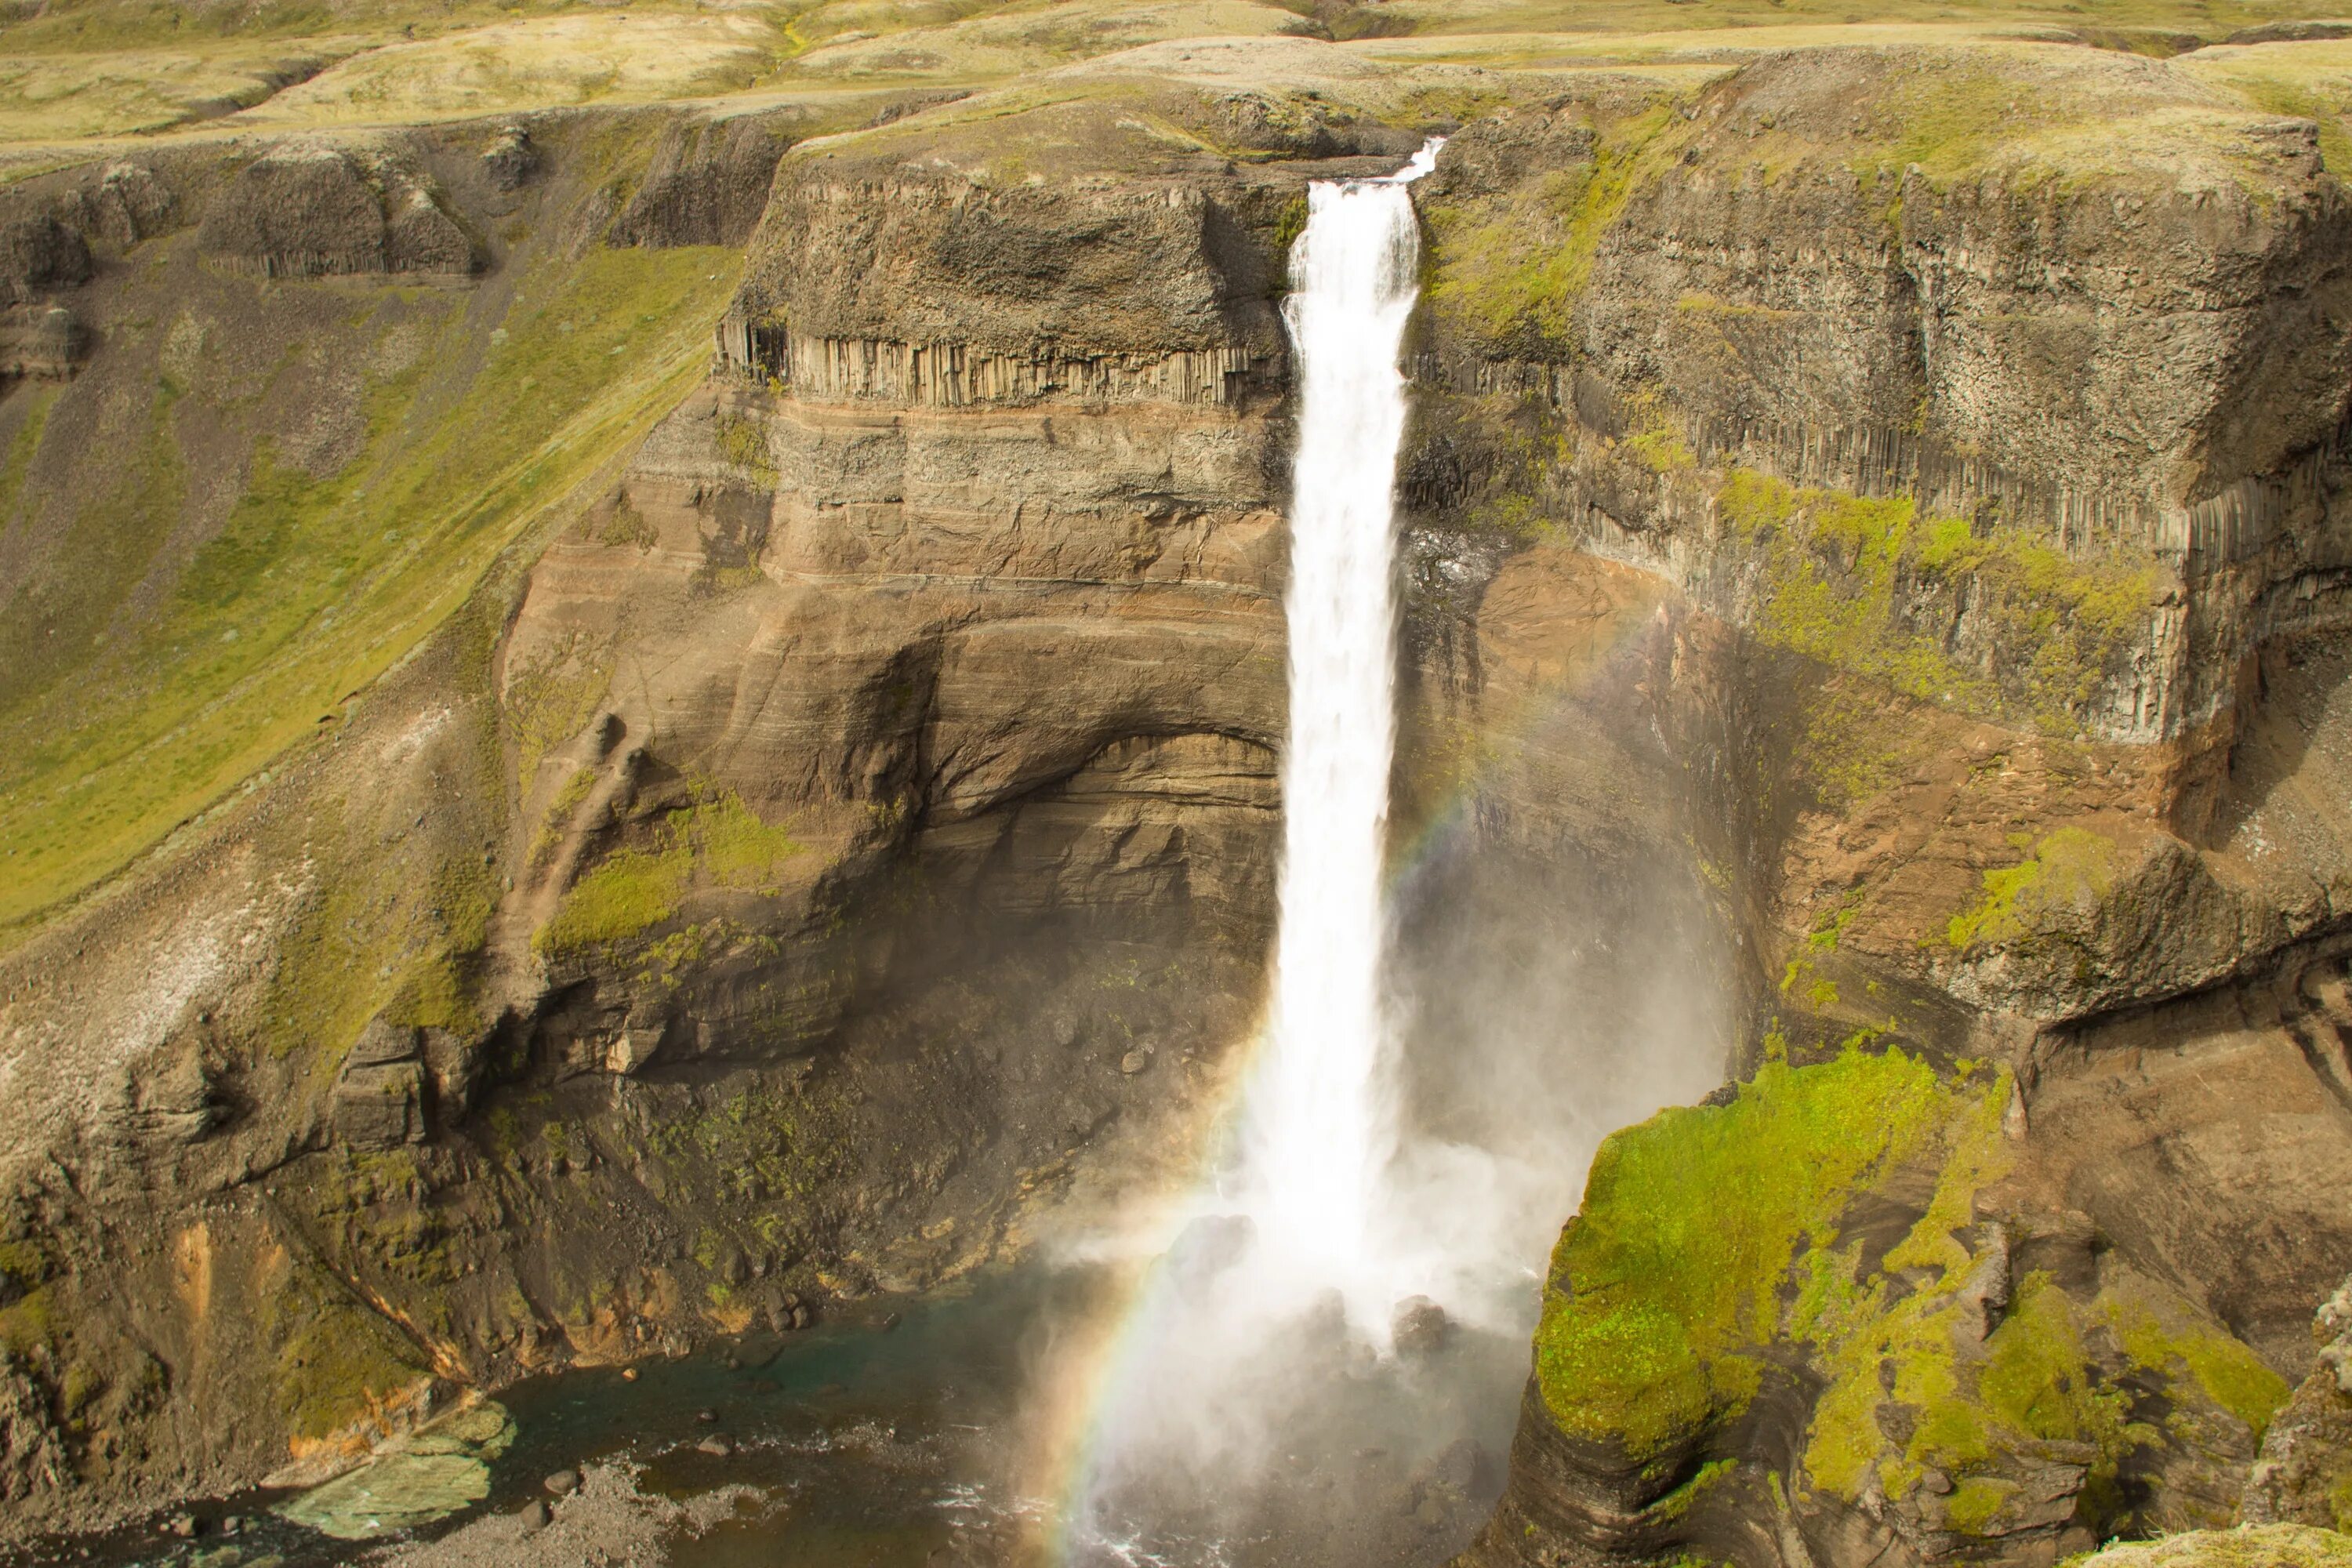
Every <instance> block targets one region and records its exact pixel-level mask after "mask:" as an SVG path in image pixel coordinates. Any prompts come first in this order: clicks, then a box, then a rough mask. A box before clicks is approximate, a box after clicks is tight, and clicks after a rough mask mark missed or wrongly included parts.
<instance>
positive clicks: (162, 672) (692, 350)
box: [0, 248, 740, 927]
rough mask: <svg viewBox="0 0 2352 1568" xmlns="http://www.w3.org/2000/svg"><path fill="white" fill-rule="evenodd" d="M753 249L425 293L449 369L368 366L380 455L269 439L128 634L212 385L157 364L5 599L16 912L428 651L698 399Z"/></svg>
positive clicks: (568, 265) (611, 257) (441, 362)
mask: <svg viewBox="0 0 2352 1568" xmlns="http://www.w3.org/2000/svg"><path fill="white" fill-rule="evenodd" d="M739 266H740V257H738V256H737V255H736V254H735V253H734V252H731V251H724V250H671V251H656V250H647V249H625V250H607V249H603V248H598V249H595V250H593V251H591V252H590V253H589V254H588V255H587V256H585V257H584V258H582V259H580V260H578V261H576V262H573V261H567V260H561V259H554V258H551V259H548V260H545V261H543V262H541V264H540V265H539V266H538V267H537V268H534V269H533V270H531V271H530V273H529V274H528V275H527V276H526V277H525V278H524V279H522V280H521V282H520V286H519V288H518V291H517V295H516V298H515V300H514V301H513V302H512V304H511V305H510V306H509V308H508V309H507V310H506V312H505V314H504V317H503V321H502V324H500V323H498V322H490V321H471V320H469V319H468V317H467V312H466V311H465V310H462V309H459V308H457V306H456V305H454V304H450V305H446V306H443V305H436V303H435V302H434V301H432V300H426V301H425V303H424V304H420V305H417V306H416V307H415V310H410V311H409V312H408V316H406V317H404V318H403V319H404V320H406V319H411V318H413V319H414V321H429V322H431V323H434V324H433V325H432V327H431V329H430V330H431V331H432V333H433V337H432V340H431V343H430V346H429V348H428V349H427V350H426V352H425V353H423V354H422V355H420V356H418V359H417V363H418V364H419V365H420V366H424V367H429V368H425V369H414V370H409V371H405V372H402V373H400V374H394V375H390V376H387V377H385V378H384V379H383V380H381V381H380V382H378V383H377V384H374V386H373V388H372V390H371V392H370V394H369V399H370V401H369V425H368V434H367V438H366V442H365V445H364V447H363V449H362V451H361V453H360V455H359V456H357V457H356V458H353V459H352V461H351V462H350V463H349V464H347V465H346V466H345V467H343V468H341V469H339V470H337V471H336V472H334V473H332V474H331V475H327V476H325V477H320V476H316V475H313V474H310V473H309V472H307V471H305V470H303V469H301V468H298V467H295V466H292V465H289V464H288V463H286V462H285V461H283V460H282V459H281V458H280V457H279V455H278V453H277V451H276V450H275V449H274V448H273V447H270V446H269V445H268V443H267V442H266V441H265V442H263V443H261V444H260V445H259V446H258V447H257V448H256V449H255V451H254V453H253V456H252V459H251V461H250V464H249V466H248V471H247V476H246V478H245V481H244V485H243V489H242V493H241V494H240V495H239V496H238V498H237V500H236V502H235V504H234V506H233V507H232V508H231V510H230V512H229V516H228V520H227V522H226V526H225V527H224V528H223V529H222V530H221V531H219V532H218V533H217V534H216V535H215V537H214V538H212V539H211V540H209V541H207V542H205V543H204V544H203V545H202V547H201V548H200V549H198V550H197V552H195V554H194V558H193V560H192V561H191V562H190V563H189V564H188V565H187V567H186V569H185V570H184V573H182V574H180V576H179V578H178V579H177V581H176V582H174V583H173V585H172V588H171V591H170V592H169V593H167V594H166V595H164V596H163V600H162V602H161V603H160V605H158V606H157V607H156V608H155V610H154V611H153V612H152V613H144V614H142V615H141V616H138V617H136V619H135V621H134V622H133V623H132V627H131V630H130V631H129V633H128V634H127V635H116V636H112V637H110V636H109V635H108V628H109V626H110V622H111V621H112V619H113V618H114V616H116V614H117V611H118V608H119V606H121V605H124V604H126V603H127V602H128V599H129V596H130V595H131V593H132V591H133V590H134V588H137V586H138V585H139V584H141V583H142V581H143V580H144V579H145V578H146V577H147V576H148V574H150V572H151V569H152V566H153V565H154V563H157V562H158V561H159V560H160V556H159V553H158V552H160V551H162V549H163V543H164V542H165V541H166V540H167V539H169V538H171V537H172V536H173V531H175V530H176V529H178V528H179V527H180V526H181V524H182V520H183V501H182V498H183V496H184V493H185V489H186V482H185V474H186V470H187V463H188V460H189V459H188V458H187V456H186V455H185V453H184V450H183V445H182V443H183V441H184V439H193V438H194V437H191V436H188V435H187V434H186V432H187V430H188V429H189V428H192V426H188V424H187V422H186V421H184V419H183V418H182V413H183V411H184V410H183V405H184V404H185V402H186V401H187V399H189V398H190V397H193V396H197V395H201V394H200V393H192V392H187V391H184V390H183V389H182V388H180V386H179V385H178V384H177V383H176V382H174V381H173V380H172V379H171V377H169V376H168V375H167V376H165V377H163V379H162V380H161V381H160V382H159V383H158V384H157V389H156V392H155V395H154V398H153V404H152V408H151V409H150V410H149V412H148V416H147V418H146V421H145V425H146V433H145V435H144V436H143V437H142V438H141V439H140V441H139V442H138V443H137V444H136V445H135V446H134V447H132V448H131V449H130V450H128V451H125V452H123V453H121V455H120V457H119V458H118V460H117V465H116V468H117V472H118V476H119V477H118V478H117V479H116V480H115V482H114V483H113V484H112V486H111V487H110V488H107V489H101V490H100V491H98V492H97V493H96V494H95V496H94V498H93V499H92V500H90V501H89V502H88V503H87V504H86V505H85V507H84V508H83V510H82V511H81V513H80V514H79V516H78V517H76V518H75V519H74V520H73V521H72V524H71V528H70V530H69V533H68V538H67V539H66V541H65V542H64V543H63V545H62V546H61V547H60V552H59V553H58V555H57V556H56V557H55V558H54V561H53V563H52V564H51V566H50V568H49V569H48V570H47V571H45V572H44V573H42V574H39V575H38V576H37V577H36V578H35V579H33V580H30V581H28V583H27V584H26V586H25V587H23V588H22V589H20V590H19V592H18V593H17V595H15V596H14V597H13V598H12V599H11V600H10V601H9V603H8V604H7V605H5V606H0V662H5V668H8V670H9V679H8V681H7V684H6V687H5V696H0V843H5V845H6V846H7V860H6V872H5V875H0V927H5V926H7V925H8V924H10V923H11V922H21V921H25V920H26V918H27V917H29V916H31V915H34V914H36V913H37V912H38V911H39V910H43V909H46V908H47V907H48V906H50V905H52V904H54V903H55V902H56V901H57V900H59V899H61V898H64V897H67V896H68V895H70V894H72V893H73V892H75V891H77V890H78V889H81V888H83V887H85V886H87V885H88V884H89V882H91V881H92V880H94V879H98V878H100V877H102V876H104V875H106V874H108V873H109V872H110V871H112V870H114V869H115V868H119V867H120V866H121V865H122V864H123V863H124V862H125V861H127V860H128V859H129V858H131V856H133V855H135V854H137V853H138V852H139V851H140V850H142V849H143V848H144V847H147V846H149V845H151V844H152V843H154V842H155V841H156V840H157V839H158V838H160V837H163V834H165V833H166V832H168V831H169V830H170V829H171V828H172V827H173V826H174V825H176V824H177V823H179V822H181V821H182V820H184V818H186V817H187V816H191V815H193V814H194V812H195V811H197V810H199V809H200V808H202V807H203V806H204V805H205V804H206V803H208V802H210V801H211V800H213V799H215V798H216V797H217V796H218V795H220V794H221V793H222V792H223V791H224V790H226V789H227V788H228V787H229V786H231V785H232V784H236V782H237V781H239V780H241V779H244V778H246V777H247V776H249V775H250V774H252V773H254V772H255V771H256V770H257V768H259V767H260V766H261V765H263V764H264V763H266V762H267V761H268V759H269V758H270V757H272V756H274V755H275V754H277V753H278V752H281V751H283V750H284V749H285V748H286V747H288V746H289V745H290V744H292V743H293V742H297V741H299V740H300V739H301V738H302V737H304V736H306V735H310V734H311V733H313V732H315V731H316V729H317V727H318V725H319V723H320V719H321V716H322V715H331V714H332V713H333V712H334V711H335V710H336V709H337V707H338V706H339V705H340V703H341V701H342V700H343V698H344V697H345V696H346V695H348V694H349V693H351V692H352V691H354V690H357V689H361V688H362V687H364V686H365V685H367V684H368V682H369V681H371V680H372V679H374V677H375V676H376V675H378V674H379V673H381V672H382V671H383V669H385V668H388V667H389V666H390V665H391V664H392V663H393V661H394V660H395V659H397V658H400V657H402V656H403V655H404V654H405V653H407V652H408V651H409V650H410V649H412V648H413V647H415V646H416V645H417V643H418V641H419V640H420V639H421V638H422V637H424V636H425V634H426V633H428V632H429V631H431V630H432V629H433V627H434V626H436V625H438V624H440V623H441V621H442V620H443V619H444V618H445V617H446V616H447V615H448V614H449V613H450V612H451V611H452V610H453V609H455V608H456V607H457V605H458V604H460V603H462V602H463V600H464V599H465V597H466V595H467V593H469V592H470V591H471V589H472V587H473V585H474V584H475V583H476V582H477V581H478V579H479V577H480V575H481V574H482V573H483V571H484V570H485V569H486V568H487V567H488V564H489V563H490V562H491V561H492V560H493V559H495V557H496V556H497V554H498V552H499V551H500V550H502V549H503V548H505V547H506V545H507V544H508V543H509V542H511V541H512V540H513V539H514V538H516V537H517V535H518V534H519V533H520V532H521V531H522V530H523V529H524V528H525V527H526V526H527V525H528V524H529V523H530V521H532V520H533V519H535V518H536V517H538V516H540V515H541V513H542V512H543V511H544V510H545V509H547V508H549V507H550V506H551V505H552V504H554V503H556V502H558V501H560V500H562V499H563V498H565V497H566V496H567V495H568V494H569V493H570V492H571V490H572V489H573V487H574V486H575V485H577V484H578V483H579V482H580V480H582V479H583V478H585V477H586V476H587V475H588V474H589V473H590V472H592V471H593V469H594V468H596V467H598V466H599V465H600V464H602V463H604V461H606V460H607V459H608V458H610V457H611V456H612V455H613V454H614V452H615V451H616V450H618V449H619V448H620V447H621V446H622V445H623V444H624V443H625V441H627V440H628V439H629V438H631V437H632V436H633V434H634V433H635V432H637V431H639V430H642V429H643V428H645V427H646V425H647V424H648V423H649V422H650V420H651V419H652V418H653V417H655V416H657V415H659V414H661V413H663V412H666V411H667V409H668V408H669V407H670V406H671V405H674V404H675V403H676V401H677V398H678V397H679V396H681V395H683V394H684V392H685V390H686V388H687V386H688V384H690V383H691V381H692V380H693V378H694V377H695V376H696V375H698V374H700V373H701V370H702V368H703V364H704V360H705V357H706V355H707V352H708V328H709V321H711V320H713V319H715V317H716V316H717V314H718V312H719V309H720V307H721V304H722V302H723V301H724V300H725V299H726V297H727V293H728V290H729V289H730V287H731V286H732V283H733V279H734V276H735V273H736V270H737V268H738V267H739ZM254 287H256V288H258V287H260V286H259V285H256V286H254ZM271 287H278V288H289V287H291V288H302V289H310V288H325V287H327V285H284V284H280V285H272V286H271ZM397 298H398V297H397V296H395V295H393V294H391V293H390V292H389V291H387V293H386V294H385V295H384V296H383V298H382V299H381V300H378V301H377V303H374V304H371V305H368V306H364V307H362V316H363V317H364V316H366V312H367V311H369V310H377V309H383V310H394V305H393V304H392V303H388V302H386V301H390V300H395V299H397ZM428 307H430V308H428ZM400 309H402V310H406V309H407V307H405V306H402V307H400ZM369 319H373V318H369ZM493 328H495V330H492V329H493ZM478 333H479V334H481V336H480V337H478V336H477V334H478ZM485 340H486V341H485ZM71 395H73V390H72V389H68V392H67V393H65V394H62V395H61V396H71ZM48 427H49V438H50V439H54V438H55V432H56V429H57V427H58V421H57V419H56V418H55V417H54V416H52V417H51V418H50V419H49V421H48ZM32 428H33V426H32V425H31V424H30V422H28V423H27V425H26V426H20V435H19V437H18V443H19V444H21V443H22V442H23V441H25V440H26V439H33V440H38V439H40V438H41V437H40V436H39V435H38V434H35V435H32V436H30V437H27V436H26V435H25V434H23V433H22V432H24V431H29V430H31V429H32ZM17 460H18V458H17V456H16V453H15V452H14V451H12V452H11V454H10V456H9V458H8V459H7V461H8V463H9V464H10V465H11V467H12V468H13V465H14V464H15V463H16V461H17ZM7 471H10V470H8V469H0V478H5V473H6V472H7Z"/></svg>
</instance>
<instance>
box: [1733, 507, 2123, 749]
mask: <svg viewBox="0 0 2352 1568" xmlns="http://www.w3.org/2000/svg"><path fill="white" fill-rule="evenodd" d="M1716 504H1717V515H1718V517H1719V518H1720V520H1721V521H1722V524H1723V526H1724V528H1725V530H1726V531H1727V534H1729V535H1730V537H1731V538H1732V539H1733V540H1734V541H1738V542H1746V543H1747V544H1748V546H1749V547H1750V548H1751V549H1752V550H1753V551H1754V552H1755V556H1756V562H1757V566H1758V569H1759V570H1758V585H1757V589H1756V604H1755V607H1754V613H1753V618H1754V624H1755V626H1756V628H1757V631H1758V634H1759V636H1760V637H1762V638H1763V639H1764V640H1765V641H1766V642H1768V643H1770V644H1772V645H1774V646H1776V647H1786V648H1789V649H1791V650H1793V651H1795V652H1798V653H1801V654H1804V655H1806V656H1807V657H1809V658H1816V659H1819V660H1821V661H1822V663H1824V664H1828V665H1832V666H1835V667H1837V668H1844V669H1851V670H1853V671H1855V672H1857V673H1860V674H1864V675H1867V676H1870V677H1872V678H1874V679H1878V680H1883V681H1885V682H1886V683H1887V684H1889V685H1891V686H1893V687H1894V688H1895V689H1896V690H1898V691H1901V692H1902V693H1904V694H1905V695H1906V696H1909V697H1913V698H1916V699H1918V700H1924V701H1932V702H1937V703H1942V704H1946V705H1949V706H1953V707H1957V708H1958V709H1960V710H1965V711H1969V712H1980V713H1986V714H1990V715H1994V716H1999V717H2004V718H2012V719H2021V720H2025V721H2031V722H2032V723H2035V724H2037V725H2039V726H2040V727H2041V728H2042V729H2044V730H2045V731H2053V732H2063V733H2069V734H2071V733H2073V732H2074V731H2075V730H2077V729H2079V728H2080V727H2081V723H2082V721H2083V719H2084V716H2085V714H2086V712H2087V710H2089V709H2090V708H2091V707H2092V706H2093V705H2094V704H2095V702H2096V701H2097V700H2098V699H2099V697H2100V696H2101V695H2102V694H2103V693H2104V692H2105V690H2106V689H2108V688H2109V687H2110V685H2111V684H2112V683H2113V682H2114V680H2115V679H2116V678H2117V677H2118V675H2119V674H2120V673H2121V671H2122V669H2123V667H2124V661H2125V658H2126V655H2127V654H2128V653H2129V651H2130V648H2131V647H2133V645H2134V644H2135V642H2136V640H2137V637H2138V636H2139V635H2140V632H2141V629H2142V627H2143V626H2144V625H2145V623H2146V620H2147V614H2148V610H2149V606H2150V604H2151V602H2152V600H2153V597H2154V594H2155V588H2156V578H2155V568H2154V564H2153V563H2152V562H2151V561H2150V560H2149V559H2147V557H2145V556H2143V555H2137V554H2132V553H2128V552H2114V553H2111V554H2107V555H2104V556H2098V557H2094V558H2089V559H2083V560H2077V559H2075V558H2074V557H2071V556H2068V555H2066V554H2065V553H2064V552H2061V551H2059V550H2056V549H2054V548H2053V547H2052V546H2051V545H2049V544H2048V543H2046V542H2042V541H2041V540H2039V539H2036V538H2033V537H2031V536H2029V535H2026V534H2024V533H2022V532H2021V531H2013V530H2002V529H1996V530H1994V531H1990V532H1979V531H1976V530H1975V529H1974V528H1972V527H1971V525H1970V524H1969V522H1968V521H1967V520H1965V519H1962V518H1931V519H1927V520H1926V521H1922V520H1921V518H1920V516H1919V511H1918V506H1917V503H1916V502H1915V501H1913V500H1910V499H1909V498H1908V497H1899V496H1898V497H1888V498H1882V499H1870V498H1864V497H1860V496H1854V495H1850V494H1847V493H1845V492H1843V491H1838V490H1827V489H1798V488H1796V487H1794V486H1791V485H1789V484H1787V483H1785V482H1783V481H1782V480H1780V479H1774V478H1771V477H1769V476H1768V475H1763V474H1758V473H1754V472H1751V471H1748V470H1746V469H1741V468H1733V469H1732V470H1730V471H1729V473H1728V474H1727V476H1726V477H1725V479H1724V481H1723V485H1722V488H1721V489H1720V490H1719V492H1718V493H1717V503H1716ZM1964 612H1965V613H1966V614H1967V615H1969V616H1973V617H1978V618H1979V621H1980V624H1981V626H1982V629H1983V633H1984V635H1983V637H1982V639H1981V640H1982V642H1983V643H1984V645H1985V646H1986V647H1989V648H1990V658H1989V659H1988V661H1987V662H1986V663H1983V664H1965V663H1962V662H1961V661H1959V660H1958V659H1956V658H1953V657H1952V655H1951V654H1950V653H1949V652H1948V643H1949V637H1950V632H1951V629H1952V627H1953V626H1954V625H1955V624H1956V623H1958V621H1959V620H1960V618H1961V616H1962V615H1963V613H1964Z"/></svg>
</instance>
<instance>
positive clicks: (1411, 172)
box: [1330, 136, 1445, 187]
mask: <svg viewBox="0 0 2352 1568" xmlns="http://www.w3.org/2000/svg"><path fill="white" fill-rule="evenodd" d="M1444 145H1445V138H1444V137H1443V136H1432V137H1430V138H1429V139H1428V140H1427V141H1425V142H1423V143H1422V144H1421V146H1420V147H1419V148H1418V149H1416V150H1415V151H1414V153H1413V155H1412V157H1411V158H1409V159H1407V160H1406V161H1405V165H1404V167H1403V168H1402V169H1399V170H1397V171H1395V172H1394V173H1393V174H1367V175H1364V176H1363V177H1362V178H1360V179H1354V180H1334V181H1332V182H1330V183H1331V184H1337V185H1345V186H1349V187H1353V186H1357V185H1409V184H1412V183H1413V182H1414V181H1415V180H1418V179H1420V178H1421V177H1422V176H1423V174H1428V173H1429V172H1430V171H1431V170H1433V169H1434V168H1436V167H1437V153H1438V149H1440V148H1442V147H1444Z"/></svg>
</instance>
